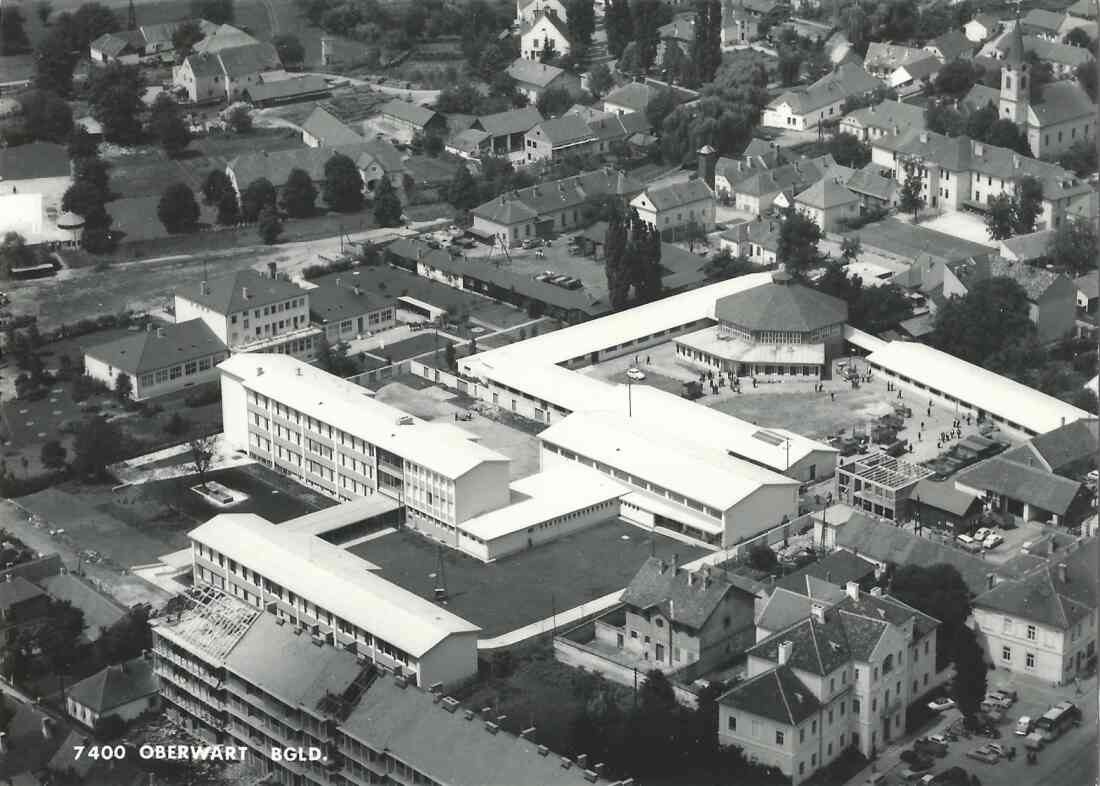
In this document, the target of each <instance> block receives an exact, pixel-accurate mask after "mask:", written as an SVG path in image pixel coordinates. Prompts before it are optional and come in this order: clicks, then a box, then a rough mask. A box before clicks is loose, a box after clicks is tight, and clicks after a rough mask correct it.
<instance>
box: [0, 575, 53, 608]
mask: <svg viewBox="0 0 1100 786" xmlns="http://www.w3.org/2000/svg"><path fill="white" fill-rule="evenodd" d="M45 595H46V593H45V592H43V591H42V590H41V589H39V588H38V587H36V586H34V585H33V584H31V583H30V582H29V581H27V580H26V579H25V578H23V577H22V576H12V577H11V579H10V580H8V581H4V582H2V583H0V609H10V608H11V607H12V606H15V605H16V604H18V603H24V602H25V601H28V600H31V599H33V598H40V597H45Z"/></svg>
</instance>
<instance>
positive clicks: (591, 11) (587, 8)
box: [565, 0, 596, 47]
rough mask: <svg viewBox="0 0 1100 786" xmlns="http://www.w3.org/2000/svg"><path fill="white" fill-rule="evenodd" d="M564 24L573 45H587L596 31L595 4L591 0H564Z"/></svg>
mask: <svg viewBox="0 0 1100 786" xmlns="http://www.w3.org/2000/svg"><path fill="white" fill-rule="evenodd" d="M565 26H566V29H567V30H568V31H569V41H570V43H571V44H573V45H574V46H576V45H578V44H579V45H580V46H583V47H587V46H588V45H589V44H591V43H592V34H593V33H595V32H596V6H595V4H594V3H592V2H591V0H566V3H565Z"/></svg>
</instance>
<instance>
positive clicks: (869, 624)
mask: <svg viewBox="0 0 1100 786" xmlns="http://www.w3.org/2000/svg"><path fill="white" fill-rule="evenodd" d="M813 584H814V583H813V582H808V585H813ZM822 585H823V586H822ZM815 586H816V587H817V593H816V594H802V593H801V592H799V591H792V590H790V589H781V590H776V591H775V592H774V593H773V594H772V596H771V597H770V598H769V599H768V601H767V603H766V604H765V606H764V609H763V610H762V611H761V613H760V615H759V619H761V620H765V619H768V618H771V619H772V620H776V621H779V624H780V625H782V627H777V628H774V629H768V628H760V627H758V630H757V636H758V640H757V642H756V643H755V645H754V646H752V647H751V648H749V650H748V652H747V661H746V679H745V680H744V681H742V682H740V683H738V684H737V685H736V686H735V687H734V688H732V689H731V690H729V691H728V692H726V693H725V694H723V695H722V696H721V697H720V698H719V699H718V714H719V717H718V721H719V725H718V741H719V744H720V745H724V746H725V745H736V746H738V747H740V748H741V749H742V750H743V751H744V754H745V755H746V756H747V757H748V758H749V759H750V760H753V761H756V762H758V763H760V764H765V765H770V766H773V767H776V768H778V769H779V770H780V771H781V772H782V773H783V774H784V775H786V776H787V777H789V778H790V779H791V783H792V785H793V786H797V785H798V784H800V783H802V782H803V781H805V780H807V779H808V778H810V777H811V776H812V775H813V774H814V773H815V772H817V771H818V770H819V769H821V768H822V767H825V766H827V765H829V764H830V763H832V762H833V761H835V760H836V759H837V758H838V757H840V756H841V755H842V754H843V753H844V752H845V751H846V750H849V749H855V750H857V751H859V752H860V753H862V754H863V755H864V756H867V757H869V758H870V757H873V756H874V755H875V753H876V752H877V751H879V750H881V749H882V748H884V747H885V746H886V745H887V744H889V743H890V742H891V741H893V740H896V739H898V738H900V737H902V736H904V734H905V733H906V730H907V729H906V710H907V708H908V707H909V706H910V705H911V704H913V703H914V702H916V701H921V700H922V697H923V696H924V695H925V694H927V693H928V692H929V691H930V690H932V689H933V688H934V687H936V685H938V684H939V682H940V680H941V676H942V675H941V674H940V673H939V672H937V670H936V635H937V629H938V627H939V624H940V623H939V620H936V619H934V618H933V617H930V616H928V615H927V614H924V613H922V612H920V611H918V610H917V609H914V608H913V607H911V606H909V605H907V604H905V603H903V602H901V601H900V600H898V599H896V598H894V597H892V596H890V595H888V594H884V593H883V592H882V590H881V589H879V588H878V587H875V588H873V589H872V590H871V591H870V592H865V591H864V590H863V589H862V588H861V586H860V584H859V583H858V582H857V581H849V582H847V584H846V585H845V587H844V589H840V588H832V589H830V587H831V585H828V584H825V583H824V582H818V583H817V584H816V585H815ZM773 605H778V606H782V609H781V610H778V611H776V612H774V613H773V611H772V609H771V607H772V606H773ZM791 620H793V621H791ZM769 624H774V623H769Z"/></svg>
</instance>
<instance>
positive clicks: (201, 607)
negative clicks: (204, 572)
mask: <svg viewBox="0 0 1100 786" xmlns="http://www.w3.org/2000/svg"><path fill="white" fill-rule="evenodd" d="M178 597H179V598H180V599H181V601H182V604H181V605H183V606H184V608H183V609H182V610H179V611H176V612H175V613H170V614H169V615H167V616H166V617H162V618H161V619H159V620H157V624H158V626H164V627H166V628H169V629H170V630H171V631H172V633H173V634H174V636H175V637H178V638H180V639H182V640H183V641H185V642H186V643H187V644H189V645H191V646H192V647H194V648H196V649H198V650H199V651H201V652H202V653H203V654H205V655H209V656H210V657H211V658H213V659H214V662H216V663H217V662H221V661H222V660H224V659H225V658H226V657H227V656H228V655H229V653H230V652H232V651H233V648H234V647H235V646H237V642H239V641H240V640H241V638H242V637H243V636H244V634H245V633H246V632H247V631H248V629H249V628H250V627H251V626H252V623H253V622H254V621H255V620H256V618H257V617H258V616H259V615H260V614H261V611H260V609H257V608H254V607H252V606H249V605H248V604H246V603H243V602H242V601H239V600H237V599H236V598H234V597H232V596H230V595H227V594H226V593H224V592H222V591H221V590H218V589H215V588H213V587H205V586H204V587H192V588H191V589H189V590H188V591H187V592H185V593H183V594H182V595H179V596H178Z"/></svg>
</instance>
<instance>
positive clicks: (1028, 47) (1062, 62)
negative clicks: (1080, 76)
mask: <svg viewBox="0 0 1100 786" xmlns="http://www.w3.org/2000/svg"><path fill="white" fill-rule="evenodd" d="M1024 51H1025V52H1027V53H1029V54H1030V53H1034V54H1035V56H1036V57H1038V58H1039V59H1040V60H1042V61H1043V62H1045V63H1050V64H1051V66H1053V68H1054V76H1055V77H1057V78H1059V79H1075V78H1076V73H1077V69H1078V68H1079V67H1082V66H1088V65H1089V64H1091V63H1095V62H1096V56H1095V55H1094V54H1093V53H1092V50H1090V49H1087V48H1086V47H1083V46H1070V45H1069V44H1064V43H1061V42H1059V41H1047V40H1046V39H1045V38H1038V37H1036V36H1025V37H1024Z"/></svg>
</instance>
